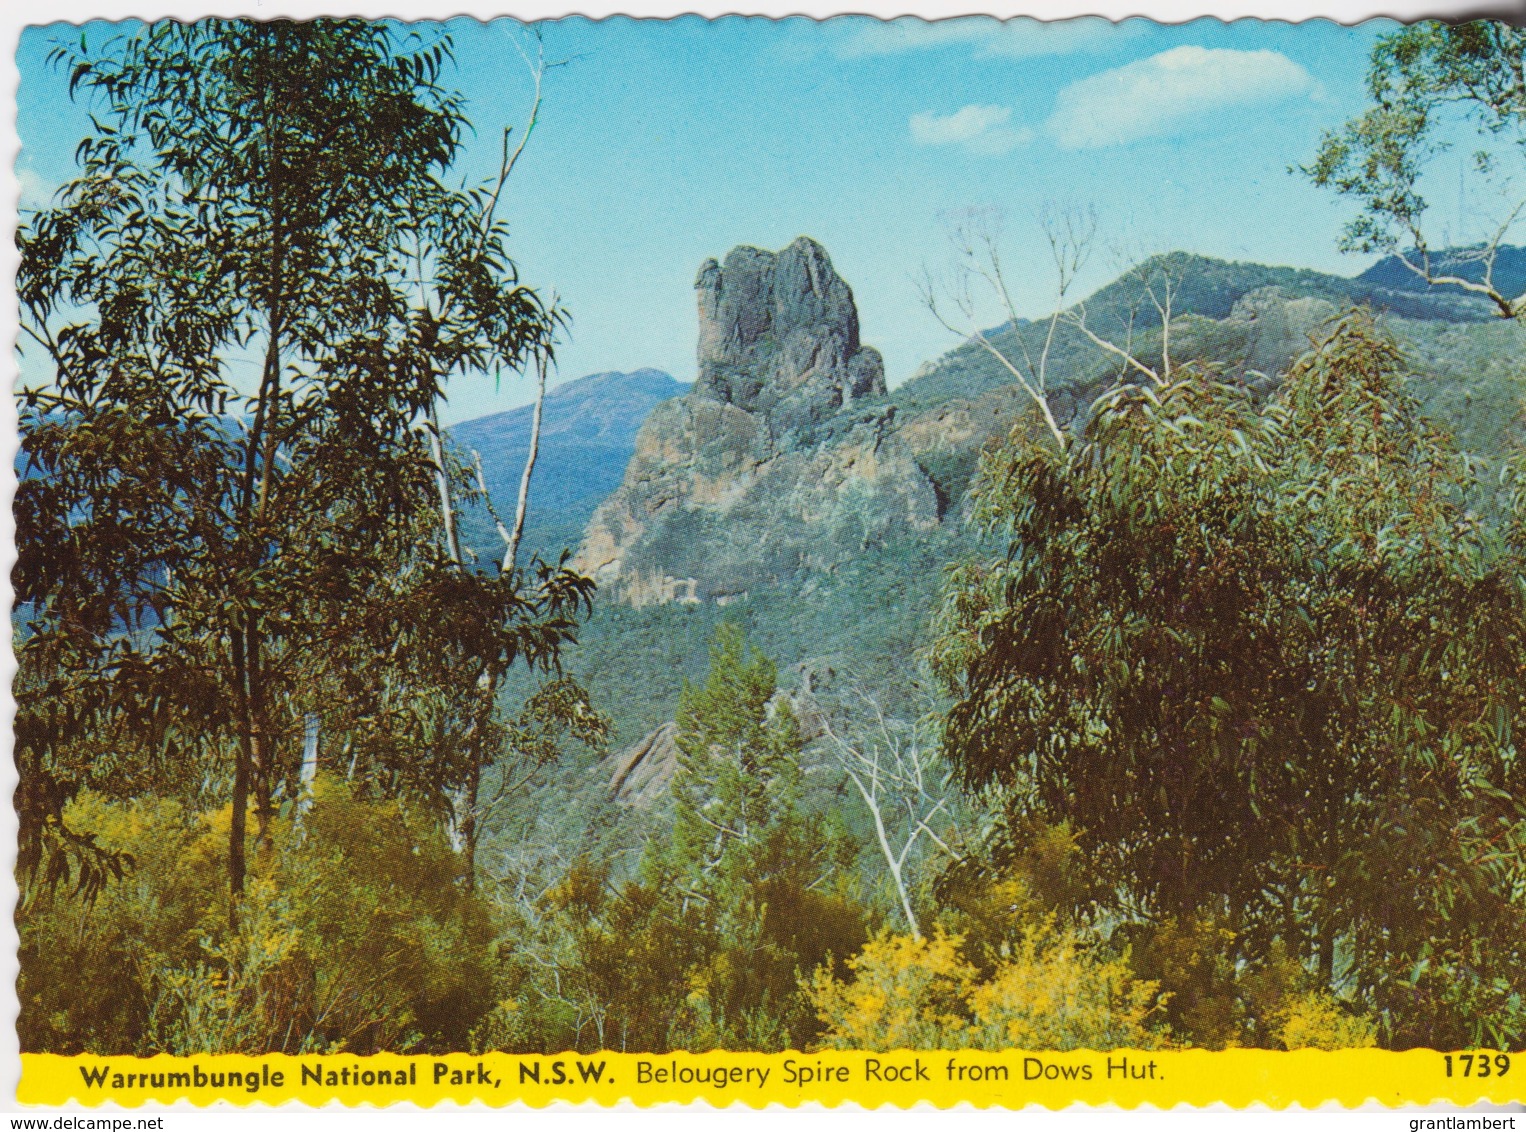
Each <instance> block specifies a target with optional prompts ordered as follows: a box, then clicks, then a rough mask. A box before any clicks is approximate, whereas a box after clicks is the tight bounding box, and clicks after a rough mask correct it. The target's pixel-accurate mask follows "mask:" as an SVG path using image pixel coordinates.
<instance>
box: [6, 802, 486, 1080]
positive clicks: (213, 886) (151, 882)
mask: <svg viewBox="0 0 1526 1132" xmlns="http://www.w3.org/2000/svg"><path fill="white" fill-rule="evenodd" d="M229 817H230V815H229V813H228V811H227V809H226V808H223V809H221V810H218V811H213V812H205V813H195V812H192V811H190V810H187V809H186V808H185V807H183V806H182V805H180V804H179V803H177V802H173V801H159V800H144V801H133V802H112V801H108V800H106V799H104V798H102V797H100V796H98V795H95V794H90V793H86V794H82V795H81V796H80V797H79V798H78V799H76V800H75V801H74V802H73V803H72V804H71V805H70V807H69V810H68V818H69V819H70V820H71V821H76V822H79V823H80V824H82V825H89V826H90V827H91V828H93V829H96V830H98V831H100V832H99V836H100V838H101V840H102V843H103V845H104V846H105V847H107V848H109V849H113V850H118V851H122V852H126V853H130V854H131V855H132V857H133V859H134V860H135V862H136V867H135V869H134V870H133V872H132V874H131V875H130V877H128V878H127V879H126V880H124V881H121V882H117V883H113V884H111V885H109V886H107V887H106V888H104V889H103V890H102V892H101V893H100V895H99V897H98V899H97V900H96V902H95V903H94V904H93V905H91V906H85V905H82V904H81V903H80V902H78V901H76V900H71V899H68V898H66V897H65V896H64V895H63V894H62V893H57V894H51V895H48V894H44V895H43V896H41V897H40V898H39V899H38V900H36V901H34V902H33V903H31V904H29V905H28V906H27V907H25V908H24V909H23V910H22V912H21V914H20V915H19V917H18V926H19V928H20V932H21V937H22V963H21V966H22V971H21V975H20V980H19V982H18V993H19V996H20V999H21V1004H22V1008H21V1016H20V1019H19V1022H18V1029H19V1032H20V1035H21V1043H22V1048H24V1049H27V1050H34V1051H40V1050H47V1051H49V1052H58V1053H78V1052H91V1053H102V1054H105V1053H130V1054H136V1055H139V1056H147V1055H151V1054H154V1053H176V1054H187V1053H209V1052H242V1053H263V1052H271V1051H283V1052H287V1053H297V1052H304V1051H326V1052H327V1051H337V1050H345V1051H348V1052H354V1053H371V1052H375V1051H377V1050H415V1051H420V1052H423V1051H444V1050H450V1049H461V1048H465V1044H466V1042H467V1040H468V1031H469V1028H470V1026H471V1025H472V1024H473V1023H474V1022H475V1021H476V1019H477V1018H479V1017H480V1016H481V1015H482V1014H484V1013H485V1012H486V1011H487V1009H488V1007H489V1005H490V999H489V997H488V995H489V990H490V987H491V981H492V980H491V977H492V972H491V967H490V964H489V958H490V954H489V944H490V940H491V927H490V924H489V922H488V916H487V909H486V907H485V906H484V905H483V904H481V903H480V902H479V901H477V900H476V899H475V898H474V897H472V896H471V895H470V894H468V893H466V892H465V890H464V889H463V888H462V886H461V885H460V883H459V880H460V864H459V861H458V860H457V858H456V856H455V854H453V853H452V852H451V850H450V848H449V846H448V845H446V844H445V842H444V839H443V838H442V837H441V836H440V834H439V833H438V831H436V830H435V829H434V828H433V827H432V826H431V825H430V824H429V823H427V822H421V821H420V820H419V819H418V818H417V817H413V818H410V817H409V816H408V815H407V814H406V813H405V811H404V810H403V809H402V808H401V807H400V806H399V805H398V804H397V803H395V802H391V801H384V800H366V799H365V798H363V797H361V796H360V795H358V794H357V793H356V792H355V790H354V789H353V787H352V786H351V785H350V784H348V783H345V782H342V781H339V780H335V779H329V778H326V777H320V778H319V779H318V781H317V783H316V789H315V791H314V795H313V798H312V800H311V802H310V804H309V808H307V809H306V810H305V812H304V813H303V815H302V817H301V818H300V819H299V820H298V821H295V822H293V821H281V822H279V823H277V825H276V826H275V828H274V829H273V831H272V839H271V843H270V845H269V847H268V848H266V849H265V850H264V851H263V852H262V853H260V854H259V855H258V856H257V857H256V859H255V861H254V862H253V867H252V869H251V874H250V883H249V887H248V893H247V896H246V899H245V901H244V915H243V917H242V918H241V920H240V924H239V926H238V928H237V929H236V930H235V929H230V928H229V927H228V925H227V922H226V918H225V917H224V915H223V914H222V907H223V902H222V896H221V889H222V869H221V865H220V860H219V857H220V850H221V846H222V845H223V844H224V842H225V840H226V837H227V827H228V824H229Z"/></svg>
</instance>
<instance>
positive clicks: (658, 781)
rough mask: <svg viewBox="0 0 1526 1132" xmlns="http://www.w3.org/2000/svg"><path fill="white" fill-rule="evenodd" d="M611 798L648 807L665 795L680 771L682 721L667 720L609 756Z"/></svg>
mask: <svg viewBox="0 0 1526 1132" xmlns="http://www.w3.org/2000/svg"><path fill="white" fill-rule="evenodd" d="M605 769H606V771H607V772H608V774H609V796H610V799H611V800H612V801H614V802H617V803H618V804H620V805H622V806H634V807H636V808H638V809H645V808H646V807H648V806H650V805H651V804H652V803H653V802H655V801H657V800H658V799H659V798H661V797H663V796H664V795H665V794H667V792H668V788H669V786H671V785H672V783H673V776H674V775H676V774H677V773H678V724H676V723H664V724H663V725H662V726H661V727H659V728H657V729H656V730H655V731H653V732H652V733H651V734H649V735H647V736H646V737H645V738H644V739H642V740H641V741H640V742H639V743H636V744H635V745H634V746H631V747H627V748H626V749H625V750H623V751H621V752H620V753H619V754H617V755H614V756H613V757H612V758H610V759H608V760H607V765H606V768H605Z"/></svg>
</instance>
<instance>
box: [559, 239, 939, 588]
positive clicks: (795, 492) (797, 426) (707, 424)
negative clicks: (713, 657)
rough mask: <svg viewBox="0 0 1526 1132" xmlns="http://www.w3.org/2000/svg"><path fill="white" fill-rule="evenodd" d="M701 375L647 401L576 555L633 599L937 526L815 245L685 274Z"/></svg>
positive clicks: (726, 581)
mask: <svg viewBox="0 0 1526 1132" xmlns="http://www.w3.org/2000/svg"><path fill="white" fill-rule="evenodd" d="M695 289H696V291H697V293H698V305H699V354H698V362H699V375H698V378H697V380H696V381H695V384H694V389H693V391H692V392H691V393H690V394H689V395H688V396H686V397H681V398H675V399H674V400H672V401H669V402H667V403H665V404H663V405H661V406H659V407H658V408H657V409H656V410H655V411H654V412H653V413H652V415H651V416H650V417H648V418H647V421H646V423H645V424H644V425H643V426H642V429H641V432H640V433H639V434H638V436H637V439H636V453H635V455H634V456H633V457H632V459H631V462H630V464H629V465H628V466H627V468H626V470H625V479H624V481H623V483H622V484H621V486H620V488H619V489H618V490H617V491H615V492H614V493H613V494H612V495H610V496H609V497H608V498H607V499H606V500H605V501H604V502H603V503H602V504H600V505H599V508H598V510H597V511H596V512H595V513H594V516H593V518H592V520H591V521H590V522H589V524H588V528H587V530H586V531H585V532H584V536H583V543H582V547H581V549H580V550H579V552H578V558H577V565H578V567H579V568H580V569H582V570H583V571H584V572H585V573H588V574H590V575H591V576H593V577H594V578H595V579H596V580H597V581H598V582H599V583H600V585H601V586H604V587H606V588H607V589H608V590H610V591H612V592H613V594H614V595H615V596H616V597H617V598H618V599H620V600H623V601H626V602H629V603H631V604H633V605H646V604H652V603H662V602H671V601H716V602H726V601H730V600H734V599H736V598H739V597H741V596H743V595H745V594H747V593H749V592H750V591H751V590H752V589H753V588H755V587H758V586H767V585H771V584H773V583H776V582H778V581H781V580H783V579H784V578H786V577H790V576H793V575H794V574H797V573H799V572H800V571H803V570H831V569H833V568H835V566H836V564H838V563H840V562H842V561H844V560H845V559H847V558H849V557H852V556H854V555H856V554H859V553H862V552H863V550H864V549H866V548H867V547H869V546H872V545H874V544H875V543H876V542H878V541H880V540H882V539H884V538H886V537H890V536H891V535H893V534H894V533H896V532H900V531H905V530H908V529H925V528H927V527H930V526H935V525H936V524H937V523H938V521H939V516H940V512H939V504H938V497H937V492H936V490H935V488H934V486H933V484H932V483H931V481H929V480H928V478H927V476H926V475H925V474H924V472H923V471H922V469H921V468H920V466H919V465H918V464H917V461H916V458H915V455H914V453H913V452H912V450H911V449H910V448H908V447H907V446H906V445H905V444H904V443H902V441H901V440H900V439H899V437H898V436H897V435H896V422H895V410H894V408H893V407H892V406H890V405H888V404H886V403H885V400H884V395H885V367H884V364H883V362H882V361H881V359H880V355H879V352H878V351H877V350H874V349H873V348H871V347H868V346H865V345H863V344H862V343H861V342H860V341H859V336H858V333H859V332H858V311H857V308H856V307H855V306H854V303H853V292H852V291H851V290H850V289H849V287H848V285H847V283H845V282H844V281H843V280H842V278H841V277H840V276H839V275H838V274H837V272H836V271H835V270H833V268H832V262H831V260H830V259H829V258H828V257H827V253H826V251H825V250H824V249H823V248H822V247H821V245H820V244H818V243H816V242H815V241H814V240H810V239H807V238H805V237H802V238H800V239H798V240H796V241H795V242H794V243H792V244H791V245H790V246H789V247H787V248H785V249H784V250H783V251H781V252H778V253H774V252H768V251H761V250H759V249H757V248H748V247H742V248H736V249H734V250H733V251H732V252H731V253H730V254H729V255H727V256H726V258H725V261H724V262H723V263H717V262H716V261H715V260H707V261H706V262H705V264H704V265H703V266H702V267H701V268H700V271H699V277H698V279H697V281H696V283H695Z"/></svg>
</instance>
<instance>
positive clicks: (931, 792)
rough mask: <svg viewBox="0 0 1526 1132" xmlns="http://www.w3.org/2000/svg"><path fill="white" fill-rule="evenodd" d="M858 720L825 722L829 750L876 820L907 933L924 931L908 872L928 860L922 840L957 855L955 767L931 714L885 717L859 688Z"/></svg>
mask: <svg viewBox="0 0 1526 1132" xmlns="http://www.w3.org/2000/svg"><path fill="white" fill-rule="evenodd" d="M852 698H853V699H854V700H856V701H857V703H858V704H859V705H860V709H861V710H860V712H859V713H857V714H858V718H859V719H860V720H861V722H860V724H859V725H858V726H856V727H854V728H853V729H852V730H841V731H840V730H838V729H836V728H834V727H833V725H832V723H831V721H830V720H824V721H823V727H824V728H825V732H826V738H827V743H828V749H829V750H830V752H831V754H832V756H833V759H834V761H835V763H836V765H837V767H838V768H839V769H840V770H841V771H842V772H843V774H844V775H846V776H847V778H848V781H849V782H851V783H852V784H853V788H854V790H855V791H856V792H857V794H858V797H859V800H860V801H861V802H862V803H863V805H864V809H865V810H866V811H867V812H868V814H869V818H870V820H871V821H872V822H873V824H874V838H875V844H876V846H877V847H878V849H879V851H880V856H881V858H882V859H883V860H884V862H885V870H886V872H887V873H888V874H889V876H890V882H891V884H892V885H893V886H894V887H895V891H896V897H897V899H898V900H899V901H900V904H901V914H902V915H903V916H904V917H905V918H906V926H907V927H908V928H909V929H910V931H911V933H912V935H914V936H916V937H917V938H918V939H920V938H921V937H922V928H921V925H920V924H919V923H918V921H917V914H916V910H915V909H914V907H913V905H912V889H913V885H912V872H913V869H914V867H915V866H916V865H917V864H918V863H919V862H920V861H923V860H925V859H926V856H927V854H926V853H923V854H918V852H917V850H918V848H919V846H923V845H927V846H931V850H932V852H933V853H938V854H942V855H943V856H946V857H951V858H956V859H957V858H958V857H960V856H961V855H962V854H961V851H960V849H959V846H960V844H961V837H960V834H959V828H958V823H957V821H956V819H955V816H954V813H953V809H954V806H955V804H956V791H955V787H954V783H953V781H952V772H951V770H950V769H949V767H948V766H947V764H946V763H945V762H944V761H943V759H942V757H941V756H940V755H939V753H938V732H937V726H936V723H935V722H934V720H935V717H934V716H932V715H931V714H929V715H927V716H923V717H922V718H921V719H918V720H915V721H911V722H908V721H905V720H900V719H893V718H890V717H888V716H886V714H885V712H884V710H883V709H882V708H881V706H880V703H879V701H878V700H877V699H876V698H875V697H874V696H871V695H870V694H868V693H867V692H865V691H863V690H862V689H861V688H856V689H854V690H853V692H852Z"/></svg>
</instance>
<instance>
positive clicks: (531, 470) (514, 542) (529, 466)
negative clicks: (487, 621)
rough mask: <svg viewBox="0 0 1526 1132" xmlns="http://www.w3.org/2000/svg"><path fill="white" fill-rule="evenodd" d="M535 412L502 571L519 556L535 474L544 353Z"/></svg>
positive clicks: (538, 357)
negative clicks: (531, 483)
mask: <svg viewBox="0 0 1526 1132" xmlns="http://www.w3.org/2000/svg"><path fill="white" fill-rule="evenodd" d="M535 379H536V380H535V412H534V414H532V416H531V417H530V451H529V452H528V453H527V454H526V456H525V471H524V475H522V476H520V478H519V498H518V500H516V501H515V505H514V530H513V532H512V533H511V534H510V536H509V545H508V547H507V548H506V549H505V550H504V553H503V572H504V573H505V574H510V573H513V571H514V566H515V564H516V561H517V559H518V558H519V539H520V536H521V535H523V534H524V531H525V513H526V512H527V511H528V510H529V506H530V477H531V476H532V475H534V474H535V458H536V456H537V455H539V453H540V421H541V413H542V411H543V410H544V408H545V405H546V358H545V355H544V354H537V355H536V357H535Z"/></svg>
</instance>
